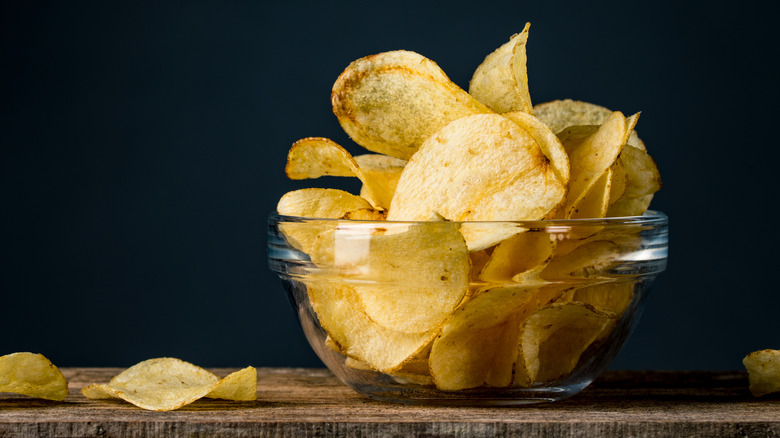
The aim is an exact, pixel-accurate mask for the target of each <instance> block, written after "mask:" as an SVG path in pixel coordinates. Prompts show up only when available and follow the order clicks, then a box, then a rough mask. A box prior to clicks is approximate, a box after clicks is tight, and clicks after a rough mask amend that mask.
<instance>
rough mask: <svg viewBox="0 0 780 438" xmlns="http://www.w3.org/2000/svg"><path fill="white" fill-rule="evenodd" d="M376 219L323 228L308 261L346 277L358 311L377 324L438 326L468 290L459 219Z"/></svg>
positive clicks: (406, 328) (418, 328)
mask: <svg viewBox="0 0 780 438" xmlns="http://www.w3.org/2000/svg"><path fill="white" fill-rule="evenodd" d="M380 225H381V224H375V225H374V226H375V227H377V228H376V231H373V232H372V230H365V228H363V229H362V230H361V231H358V232H355V230H354V229H352V228H350V227H346V226H344V227H341V228H339V229H337V230H334V231H333V232H331V233H325V234H323V235H322V236H321V237H320V238H319V239H317V242H316V243H315V244H314V246H313V249H312V261H314V263H315V264H317V265H318V267H320V268H321V269H323V270H329V269H335V271H336V272H338V273H339V274H340V275H341V276H342V277H343V278H344V279H345V281H349V282H350V284H351V285H352V287H353V289H354V291H355V293H356V294H357V295H358V296H359V297H360V301H361V304H362V309H363V311H364V312H365V313H366V315H367V316H368V317H369V318H371V319H372V320H373V321H374V322H376V323H377V324H379V325H381V326H382V327H385V328H388V329H391V330H395V331H400V332H405V333H419V332H427V331H430V330H432V329H434V328H436V327H438V326H440V325H441V323H442V322H443V321H444V319H446V318H447V317H448V316H449V315H450V314H451V313H452V311H453V310H454V309H455V307H456V306H457V305H458V303H459V302H460V301H461V299H462V298H463V296H464V295H465V294H466V292H467V291H468V281H469V269H470V264H469V257H468V248H467V247H466V243H465V241H464V240H463V237H462V236H461V234H460V233H459V232H458V224H456V223H452V222H444V221H442V222H437V223H433V222H427V223H424V224H392V225H391V224H388V226H387V228H382V229H379V226H380ZM388 231H390V232H388Z"/></svg>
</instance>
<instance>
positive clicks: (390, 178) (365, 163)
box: [354, 154, 406, 210]
mask: <svg viewBox="0 0 780 438" xmlns="http://www.w3.org/2000/svg"><path fill="white" fill-rule="evenodd" d="M354 158H355V162H357V164H358V167H359V168H360V170H361V171H362V172H363V176H364V178H365V180H362V181H363V187H364V188H366V191H368V192H370V195H371V196H372V197H373V199H374V202H375V203H376V205H377V206H378V207H381V208H383V209H385V210H387V209H388V208H390V202H391V201H392V200H393V195H394V194H395V187H396V186H397V185H398V179H399V178H400V177H401V172H403V170H404V166H406V160H402V159H400V158H395V157H391V156H389V155H381V154H363V155H357V156H355V157H354ZM361 193H362V190H361Z"/></svg>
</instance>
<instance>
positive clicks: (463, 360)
mask: <svg viewBox="0 0 780 438" xmlns="http://www.w3.org/2000/svg"><path fill="white" fill-rule="evenodd" d="M536 293H537V290H536V288H533V287H522V286H516V287H499V288H492V289H488V290H485V291H482V292H480V293H478V294H477V295H475V296H474V297H473V298H472V299H470V300H469V301H467V302H465V303H463V305H462V306H460V307H459V308H458V309H457V310H456V311H455V313H453V315H452V317H450V318H449V319H448V320H447V323H446V324H445V325H444V327H443V328H442V331H441V335H440V336H439V337H438V338H436V340H434V342H433V346H432V348H431V355H430V360H429V364H430V368H431V376H433V380H434V383H435V384H436V387H437V388H439V389H444V390H458V389H465V388H474V387H477V386H480V385H482V384H483V383H484V382H485V379H486V377H487V375H488V373H489V372H490V371H491V369H493V362H494V359H495V357H496V353H497V349H498V346H499V345H502V342H501V341H502V334H503V329H504V323H505V322H506V321H507V320H508V319H509V318H510V316H512V315H513V314H516V313H518V312H520V311H521V309H522V307H523V306H527V305H529V304H530V303H533V302H534V299H535V297H536ZM512 350H513V351H514V348H513V349H512Z"/></svg>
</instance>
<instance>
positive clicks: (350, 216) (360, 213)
mask: <svg viewBox="0 0 780 438" xmlns="http://www.w3.org/2000/svg"><path fill="white" fill-rule="evenodd" d="M339 219H345V220H351V221H383V220H387V212H385V211H384V210H374V209H373V208H359V209H357V210H352V211H348V212H347V213H346V214H345V215H344V216H342V217H340V218H339Z"/></svg>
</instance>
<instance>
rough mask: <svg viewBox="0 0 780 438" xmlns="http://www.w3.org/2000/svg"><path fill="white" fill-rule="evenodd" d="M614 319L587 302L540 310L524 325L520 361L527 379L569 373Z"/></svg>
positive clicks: (546, 378) (534, 379) (550, 379)
mask: <svg viewBox="0 0 780 438" xmlns="http://www.w3.org/2000/svg"><path fill="white" fill-rule="evenodd" d="M614 318H615V315H614V314H612V313H607V312H602V311H599V310H596V309H595V308H593V307H592V306H590V305H588V304H584V303H578V302H570V303H560V304H558V303H555V304H550V305H547V306H545V307H543V308H541V309H539V310H537V311H536V312H535V313H534V314H533V315H531V316H530V317H529V318H528V319H527V320H526V321H525V323H524V324H523V327H522V329H521V334H520V349H521V354H520V355H519V357H520V358H521V360H522V363H519V364H518V368H519V369H520V370H521V374H523V375H524V376H523V377H524V379H525V378H527V379H526V380H525V381H522V380H520V381H518V383H520V384H523V385H525V386H529V385H528V382H548V381H552V380H557V379H559V378H562V377H564V376H567V375H568V374H569V373H571V371H572V370H573V369H574V367H575V366H576V365H577V362H579V360H580V356H581V355H582V353H583V352H584V351H585V350H587V348H588V347H589V346H590V345H591V344H592V343H593V341H594V340H596V338H597V337H598V336H599V335H600V334H601V332H602V331H603V330H604V327H605V326H606V325H607V324H608V323H609V322H610V321H611V320H613V319H614Z"/></svg>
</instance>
